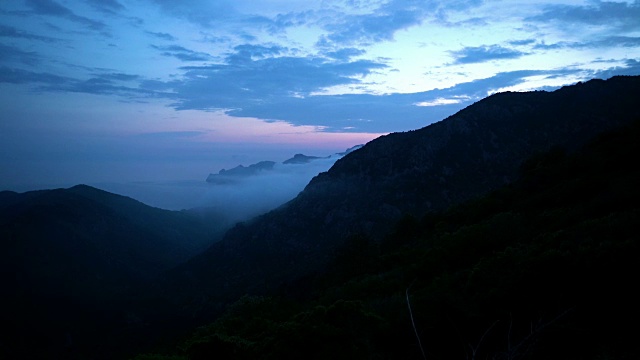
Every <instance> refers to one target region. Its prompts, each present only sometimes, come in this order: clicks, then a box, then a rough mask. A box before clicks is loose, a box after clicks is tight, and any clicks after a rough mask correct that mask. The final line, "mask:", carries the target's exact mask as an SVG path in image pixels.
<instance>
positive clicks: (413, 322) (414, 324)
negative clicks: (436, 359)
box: [405, 284, 427, 360]
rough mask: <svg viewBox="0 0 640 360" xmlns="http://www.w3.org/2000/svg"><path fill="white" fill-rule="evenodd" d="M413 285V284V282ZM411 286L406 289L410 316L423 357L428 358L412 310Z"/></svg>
mask: <svg viewBox="0 0 640 360" xmlns="http://www.w3.org/2000/svg"><path fill="white" fill-rule="evenodd" d="M411 286H413V284H411ZM411 286H409V287H408V288H407V290H406V291H405V295H406V296H407V307H409V317H411V325H413V331H414V332H415V333H416V339H418V345H419V346H420V351H421V352H422V357H423V358H424V359H425V360H427V355H426V354H425V353H424V349H423V348H422V341H420V335H418V329H417V328H416V323H415V321H414V320H413V312H412V311H411V302H410V301H409V288H411Z"/></svg>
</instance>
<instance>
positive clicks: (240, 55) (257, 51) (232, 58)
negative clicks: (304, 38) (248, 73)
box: [227, 44, 289, 64]
mask: <svg viewBox="0 0 640 360" xmlns="http://www.w3.org/2000/svg"><path fill="white" fill-rule="evenodd" d="M233 50H234V51H235V52H233V53H230V54H229V55H228V57H227V62H229V63H231V64H233V63H244V62H245V61H251V60H253V59H263V58H266V57H270V56H275V55H280V54H284V53H286V52H288V51H289V49H287V48H286V47H283V46H279V45H271V46H263V45H251V44H243V45H238V46H236V47H234V48H233Z"/></svg>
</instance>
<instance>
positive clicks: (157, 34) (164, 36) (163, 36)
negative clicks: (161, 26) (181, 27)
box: [146, 31, 177, 41]
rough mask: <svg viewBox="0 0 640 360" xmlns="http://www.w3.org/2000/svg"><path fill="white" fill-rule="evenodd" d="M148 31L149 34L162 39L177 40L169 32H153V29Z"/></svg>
mask: <svg viewBox="0 0 640 360" xmlns="http://www.w3.org/2000/svg"><path fill="white" fill-rule="evenodd" d="M146 33H147V34H149V35H152V36H155V37H157V38H158V39H162V40H167V41H175V40H177V39H176V38H175V37H174V36H173V35H171V34H168V33H163V32H152V31H147V32H146Z"/></svg>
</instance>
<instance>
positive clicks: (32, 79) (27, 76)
mask: <svg viewBox="0 0 640 360" xmlns="http://www.w3.org/2000/svg"><path fill="white" fill-rule="evenodd" d="M1 58H2V47H1V46H0V59H1ZM69 80H70V79H69V78H66V77H63V76H58V75H55V74H49V73H39V72H33V71H27V70H21V69H14V68H10V67H6V66H0V83H10V84H32V83H41V84H50V85H53V84H63V83H66V82H68V81H69Z"/></svg>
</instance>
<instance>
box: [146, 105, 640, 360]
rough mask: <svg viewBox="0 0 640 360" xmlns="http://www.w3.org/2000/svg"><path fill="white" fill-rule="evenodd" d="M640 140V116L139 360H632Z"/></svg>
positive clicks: (365, 244) (237, 306) (407, 224)
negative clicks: (510, 181)
mask: <svg viewBox="0 0 640 360" xmlns="http://www.w3.org/2000/svg"><path fill="white" fill-rule="evenodd" d="M638 139H640V118H639V119H638V120H637V121H635V122H634V123H632V124H631V125H630V126H625V127H623V128H621V129H618V130H616V131H613V132H607V133H604V134H602V135H599V136H597V138H596V139H595V140H594V141H592V142H589V143H588V145H587V146H585V147H583V148H582V149H580V150H578V151H576V152H567V151H565V150H562V149H559V148H554V149H551V150H550V151H548V152H544V153H540V154H537V155H535V156H533V157H531V158H529V159H528V160H527V161H526V162H525V163H524V164H523V166H522V167H521V168H520V171H519V176H517V177H516V181H515V182H513V183H511V184H509V185H507V186H503V187H501V188H499V189H497V190H495V191H493V192H491V193H489V194H487V195H485V196H482V197H479V198H477V199H474V200H472V201H467V202H464V203H461V204H459V205H456V206H453V207H451V208H449V209H447V210H446V211H437V212H431V213H428V214H426V215H425V216H422V217H413V216H407V217H405V218H403V219H402V220H401V221H399V222H397V223H396V224H395V225H394V230H393V231H392V232H391V233H390V234H389V235H388V236H386V237H385V238H384V239H383V240H382V241H380V242H376V241H373V240H372V239H371V238H369V237H366V236H357V237H353V238H351V239H349V241H347V242H346V243H345V244H344V245H343V246H341V247H340V248H339V249H338V251H337V252H336V253H334V254H333V256H332V259H331V262H330V264H329V267H328V269H327V271H326V272H324V273H318V274H314V275H312V276H306V277H303V278H300V279H299V280H298V281H296V282H292V283H289V284H287V286H284V287H282V288H281V289H280V290H279V291H277V292H272V294H271V295H269V296H243V297H242V298H241V299H239V300H238V301H237V302H235V303H234V304H233V305H231V306H229V308H228V309H227V310H226V311H225V312H224V314H222V315H221V316H219V317H218V318H217V319H216V320H215V322H212V323H210V324H207V325H205V326H202V327H199V328H198V329H197V330H195V331H194V332H193V333H192V335H191V336H190V337H186V338H184V339H182V340H179V341H177V344H178V346H175V347H174V348H173V349H172V350H170V351H167V350H160V352H162V353H167V354H172V355H173V356H175V357H169V356H160V355H159V356H153V355H150V356H146V357H140V358H139V359H140V360H142V359H145V360H151V359H157V360H162V359H167V358H171V359H189V360H201V359H202V360H204V359H213V358H224V359H421V358H427V359H465V358H466V359H521V360H524V359H528V360H566V359H584V360H598V359H634V358H636V357H637V345H636V337H637V335H636V332H635V331H633V330H631V329H633V328H634V327H635V326H636V324H637V323H638V321H639V320H640V314H639V313H638V311H637V307H638V305H637V304H638V303H639V302H640V294H639V293H638V291H637V290H636V289H635V287H634V286H633V284H634V283H636V281H637V275H636V274H637V265H636V263H637V259H638V257H639V256H640V246H638V245H639V241H638V240H639V238H638V231H637V229H638V224H639V223H640V188H638V186H637V185H638V184H639V183H640V170H639V169H638V167H637V166H635V162H634V159H636V158H637V157H638V156H640V142H639V141H638ZM257 273H258V272H256V274H257ZM176 340H177V339H176Z"/></svg>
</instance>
